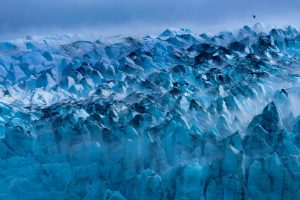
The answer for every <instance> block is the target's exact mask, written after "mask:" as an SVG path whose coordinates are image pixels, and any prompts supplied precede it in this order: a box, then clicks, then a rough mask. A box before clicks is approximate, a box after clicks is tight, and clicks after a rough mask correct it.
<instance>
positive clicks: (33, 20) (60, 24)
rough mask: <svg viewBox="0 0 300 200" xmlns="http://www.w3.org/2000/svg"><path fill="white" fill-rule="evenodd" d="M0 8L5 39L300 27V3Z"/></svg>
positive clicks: (121, 2) (164, 0) (137, 2)
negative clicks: (257, 26)
mask: <svg viewBox="0 0 300 200" xmlns="http://www.w3.org/2000/svg"><path fill="white" fill-rule="evenodd" d="M0 8H1V10H0V37H1V38H5V37H8V38H9V37H10V38H11V37H18V36H25V35H30V34H38V35H45V34H63V33H66V32H69V33H88V32H94V31H95V32H99V33H100V34H101V33H103V34H118V33H128V34H138V33H141V34H145V33H152V32H159V31H162V30H163V29H165V28H168V27H187V28H192V29H193V30H195V29H196V30H195V31H207V30H208V31H210V30H214V29H224V28H226V27H227V28H236V27H238V26H241V25H242V24H253V23H256V22H258V21H259V22H264V23H266V24H272V25H279V26H282V25H285V24H295V25H299V24H300V23H299V22H298V20H297V19H299V17H300V14H298V13H299V9H300V1H298V0H286V1H285V0H252V1H249V0H173V1H171V0H152V1H149V0H127V1H126V0H26V1H25V0H1V1H0ZM252 14H256V15H257V19H256V20H254V19H252V18H251V15H252Z"/></svg>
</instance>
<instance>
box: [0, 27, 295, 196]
mask: <svg viewBox="0 0 300 200" xmlns="http://www.w3.org/2000/svg"><path fill="white" fill-rule="evenodd" d="M299 99H300V32H298V31H297V30H296V29H295V28H293V27H287V28H286V29H272V30H270V31H269V32H262V31H259V30H256V29H253V28H250V27H248V26H245V27H243V28H242V29H240V30H238V31H236V32H221V33H219V34H217V35H207V34H201V35H199V34H195V33H193V32H191V31H190V30H187V29H181V30H166V31H165V32H163V33H162V34H161V35H159V36H146V37H144V38H132V37H127V38H115V39H109V40H101V39H100V40H97V41H84V40H79V41H70V40H69V39H66V38H57V37H41V38H35V37H33V38H27V39H24V40H14V41H0V158H1V159H0V166H1V170H0V199H106V200H124V199H128V200H139V199H145V200H146V199H149V200H150V199H151V200H152V199H155V200H156V199H163V200H167V199H180V200H181V199H199V200H201V199H207V200H209V199H213V200H216V199H230V200H238V199H272V200H277V199H278V200H279V199H295V200H296V199H300V188H299V186H300V158H299V155H300V152H299V151H300V101H299Z"/></svg>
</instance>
